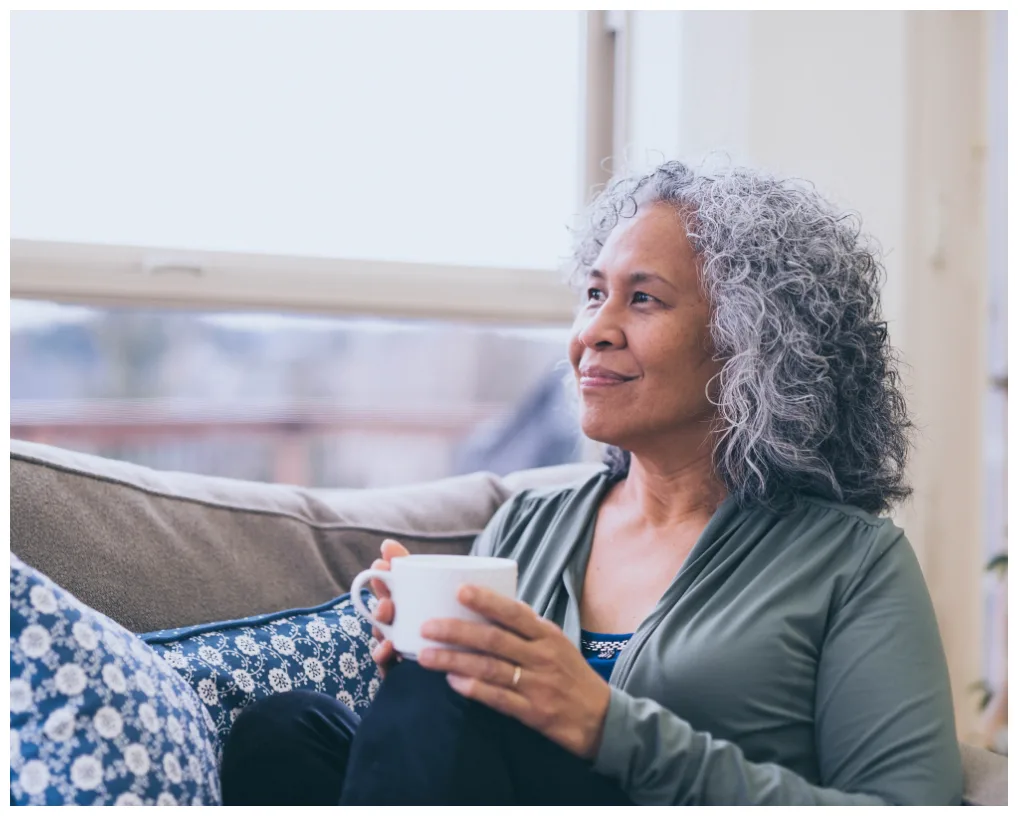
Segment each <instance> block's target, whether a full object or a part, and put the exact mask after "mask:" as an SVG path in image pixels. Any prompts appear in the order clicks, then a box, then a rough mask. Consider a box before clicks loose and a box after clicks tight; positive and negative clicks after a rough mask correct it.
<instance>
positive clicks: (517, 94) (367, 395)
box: [11, 12, 588, 487]
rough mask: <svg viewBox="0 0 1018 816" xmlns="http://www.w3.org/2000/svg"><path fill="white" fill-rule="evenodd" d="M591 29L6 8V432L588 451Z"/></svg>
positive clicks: (214, 442) (485, 462)
mask: <svg viewBox="0 0 1018 816" xmlns="http://www.w3.org/2000/svg"><path fill="white" fill-rule="evenodd" d="M587 23H588V21H587V19H586V17H585V15H584V13H583V12H512V13H503V12H498V13H496V12H441V13H439V12H400V13H387V12H299V13H298V12H287V13H276V12H257V13H256V12H245V13H218V12H217V13H208V12H205V13H183V12H172V13H148V12H146V13H134V12H131V13H124V12H102V13H96V12H89V13H68V12H18V13H15V14H14V15H12V28H11V116H12V133H11V148H12V150H11V235H12V241H11V294H12V298H15V300H12V304H11V320H12V329H11V367H12V370H11V435H12V437H14V438H25V439H34V440H38V441H43V442H47V443H50V444H55V445H59V446H63V447H68V448H72V449H78V450H84V451H90V452H94V453H98V454H100V455H104V456H108V457H112V458H120V459H125V460H129V461H135V462H139V463H142V464H148V465H151V466H154V467H157V468H172V469H176V470H184V471H193V472H201V473H209V474H215V475H221V476H232V477H239V478H246V479H260V480H267V481H283V482H291V483H301V484H308V485H318V486H336V487H368V486H381V485H391V484H399V483H403V482H409V481H419V480H424V479H431V478H437V477H440V476H446V475H451V474H454V473H459V472H466V471H469V470H477V469H488V470H494V471H497V472H508V471H510V470H514V469H518V468H522V467H531V466H538V465H542V464H555V463H558V462H567V461H574V460H576V459H577V458H579V456H580V447H579V440H580V437H579V435H578V433H577V431H576V429H575V417H574V415H573V413H572V411H573V409H572V406H571V405H570V404H569V397H568V393H567V390H566V389H564V388H563V387H562V385H561V382H562V379H563V376H564V374H565V373H566V372H564V371H563V370H562V369H561V367H558V368H557V367H556V366H557V365H558V364H560V363H561V361H562V359H563V358H564V356H565V337H566V333H567V326H568V323H569V321H570V319H571V316H572V308H573V296H572V294H571V293H570V292H569V291H568V290H567V289H566V287H565V286H564V285H563V283H562V280H561V276H560V274H559V273H558V271H557V269H558V267H559V265H560V262H561V260H562V258H563V256H564V255H565V254H566V252H567V251H568V239H569V235H568V230H567V227H568V226H569V225H570V224H571V223H572V221H573V218H574V216H575V213H576V210H577V209H578V207H579V204H580V195H581V192H582V189H583V187H584V184H585V182H586V179H581V174H582V171H581V164H582V155H581V154H582V151H579V152H578V151H577V146H578V144H579V143H580V141H581V135H582V133H583V130H584V127H585V124H584V121H581V120H583V114H582V112H581V110H580V108H581V99H582V98H584V97H583V94H582V93H581V85H582V81H581V80H582V76H581V74H582V67H583V66H582V47H583V38H584V37H585V36H586V34H585V33H584V32H585V30H586V29H585V26H586V25H587Z"/></svg>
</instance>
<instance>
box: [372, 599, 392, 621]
mask: <svg viewBox="0 0 1018 816" xmlns="http://www.w3.org/2000/svg"><path fill="white" fill-rule="evenodd" d="M394 617H396V605H395V604H394V603H393V602H392V598H382V600H380V601H379V602H378V606H376V607H375V620H377V621H378V622H379V623H385V624H389V623H392V619H393V618H394Z"/></svg>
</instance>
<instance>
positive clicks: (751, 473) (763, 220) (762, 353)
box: [569, 162, 913, 513]
mask: <svg viewBox="0 0 1018 816" xmlns="http://www.w3.org/2000/svg"><path fill="white" fill-rule="evenodd" d="M655 202H664V203H670V204H673V205H674V206H675V207H676V209H677V210H678V211H679V212H680V213H681V214H682V215H683V216H684V222H685V226H686V231H687V234H688V237H689V240H690V243H691V244H692V247H693V249H694V251H695V252H696V254H697V256H698V258H699V260H700V267H701V269H700V275H701V282H702V286H703V291H704V294H705V296H706V297H707V299H708V301H709V302H710V304H711V312H712V317H711V324H710V332H711V337H712V339H713V343H714V347H715V350H716V353H717V355H718V359H719V360H720V361H723V367H722V369H721V372H720V374H719V375H718V376H717V377H716V378H715V381H712V383H711V386H710V387H709V389H708V392H709V393H710V394H711V395H712V396H711V398H712V400H713V401H714V403H715V404H716V406H717V408H718V423H717V426H716V431H715V435H714V449H713V461H714V469H715V472H716V474H717V475H718V477H719V478H720V479H721V480H722V482H723V483H724V485H725V487H726V488H727V490H728V492H729V494H731V495H733V496H734V497H735V498H736V500H737V501H738V502H739V503H740V504H741V505H747V504H750V503H759V504H763V505H765V506H768V507H770V508H772V509H773V510H775V511H778V512H781V511H784V510H787V509H790V508H791V507H792V506H794V504H795V503H796V501H797V499H798V497H800V496H802V495H812V496H818V497H821V498H826V499H831V500H833V501H837V502H843V503H846V504H851V505H855V506H856V507H860V508H862V509H863V510H867V511H869V512H871V513H879V512H883V511H886V510H888V509H890V508H891V507H892V506H893V505H894V504H895V503H897V502H899V501H901V500H903V499H905V498H907V497H908V496H909V495H910V493H911V488H910V487H909V486H908V484H907V483H906V481H905V464H906V460H907V458H908V453H909V449H910V447H911V445H910V441H911V440H910V436H911V432H912V428H913V426H912V422H911V420H910V418H909V414H908V410H907V407H906V404H905V398H904V395H903V389H902V385H901V380H900V377H899V375H898V371H897V368H896V364H897V358H896V356H895V354H894V351H893V349H892V348H891V346H890V344H889V342H888V335H887V324H886V322H885V321H883V320H882V319H881V317H880V285H881V282H882V279H883V274H884V272H883V267H882V265H881V263H880V261H879V259H878V255H877V251H876V249H875V247H873V246H872V245H871V243H872V242H871V241H870V239H869V238H868V237H867V236H865V235H864V234H863V233H862V231H861V228H860V224H859V220H858V217H857V216H855V215H852V214H840V213H838V212H837V211H836V210H835V209H834V208H833V207H832V206H831V204H829V203H828V202H827V201H826V200H825V199H824V198H823V197H821V196H820V195H819V194H818V193H817V192H816V190H815V189H813V187H812V186H811V185H807V184H803V183H801V182H798V181H796V180H788V179H786V180H783V179H777V178H775V177H772V176H769V175H766V174H764V173H760V172H756V171H753V170H749V169H743V168H735V169H725V170H723V171H721V172H717V173H709V174H708V173H697V172H694V171H693V170H691V169H690V168H689V167H688V166H686V165H684V164H682V163H680V162H666V163H665V164H662V165H661V166H659V167H657V168H656V169H654V170H653V171H651V172H649V173H647V174H645V175H635V176H628V177H624V178H620V179H617V180H613V181H612V182H611V183H609V184H608V186H607V187H606V188H605V189H604V190H603V191H602V192H601V193H600V194H599V195H598V196H597V198H596V199H595V200H594V202H593V203H592V204H591V206H590V208H589V210H588V213H587V218H586V219H585V222H586V223H585V226H584V227H583V228H581V229H580V230H578V231H577V232H576V235H575V241H574V249H573V256H572V260H571V262H570V264H569V273H570V281H571V283H572V284H573V285H574V286H577V287H581V286H583V282H584V279H585V278H586V276H587V273H588V271H589V270H590V268H591V266H592V264H593V263H594V261H595V259H596V258H597V255H598V254H599V252H600V250H601V247H602V246H603V245H604V242H605V240H606V239H607V237H608V234H609V233H610V232H611V231H612V229H613V228H614V227H615V225H616V224H618V222H619V220H620V219H622V218H631V217H632V216H633V215H635V214H636V211H637V209H638V208H639V207H640V206H645V205H649V204H652V203H655ZM605 462H606V464H607V465H608V467H609V471H610V473H611V475H612V476H613V477H615V478H622V477H624V476H625V475H626V473H628V470H629V462H630V455H629V453H628V452H627V451H623V450H620V449H618V448H615V447H609V448H608V450H607V452H606V455H605Z"/></svg>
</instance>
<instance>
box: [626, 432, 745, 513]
mask: <svg viewBox="0 0 1018 816" xmlns="http://www.w3.org/2000/svg"><path fill="white" fill-rule="evenodd" d="M726 495H727V491H726V490H725V487H724V484H723V483H722V482H721V481H720V480H719V479H718V478H717V476H716V475H715V473H714V463H713V457H712V456H711V452H710V450H709V449H707V450H704V451H701V452H700V453H698V454H697V455H696V456H692V457H688V458H686V459H685V460H683V461H675V460H672V461H670V462H663V461H660V460H657V459H656V458H654V457H647V456H638V455H635V454H634V455H632V456H631V457H630V463H629V474H628V476H627V477H626V478H625V480H623V481H622V482H621V483H620V484H619V485H618V487H617V489H616V498H617V499H618V500H619V501H621V502H624V503H625V504H627V505H629V506H630V507H631V508H632V509H633V510H635V511H637V512H638V513H639V515H640V517H641V518H642V519H643V521H644V523H646V524H648V525H650V526H652V527H674V526H676V525H681V524H686V523H688V522H690V521H693V520H694V519H699V520H702V521H704V523H706V521H707V520H708V519H709V518H710V517H711V516H712V515H713V514H714V511H715V510H717V508H718V505H719V504H721V502H722V501H724V499H725V496H726Z"/></svg>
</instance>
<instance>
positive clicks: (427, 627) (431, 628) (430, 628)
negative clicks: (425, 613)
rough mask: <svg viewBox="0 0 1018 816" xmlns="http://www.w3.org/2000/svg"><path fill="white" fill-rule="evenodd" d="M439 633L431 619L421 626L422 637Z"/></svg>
mask: <svg viewBox="0 0 1018 816" xmlns="http://www.w3.org/2000/svg"><path fill="white" fill-rule="evenodd" d="M437 634H438V632H437V631H436V630H435V625H434V624H433V623H432V622H431V621H428V622H426V623H425V624H424V625H423V626H421V637H426V638H430V637H434V636H435V635H437Z"/></svg>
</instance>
